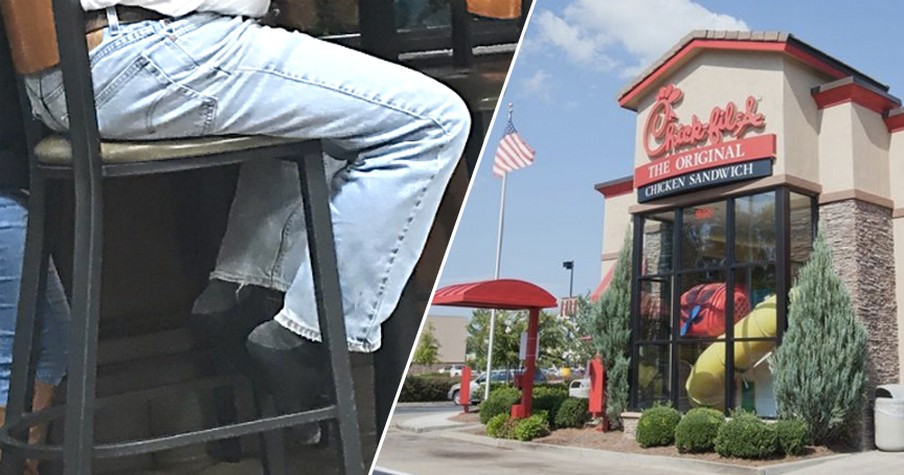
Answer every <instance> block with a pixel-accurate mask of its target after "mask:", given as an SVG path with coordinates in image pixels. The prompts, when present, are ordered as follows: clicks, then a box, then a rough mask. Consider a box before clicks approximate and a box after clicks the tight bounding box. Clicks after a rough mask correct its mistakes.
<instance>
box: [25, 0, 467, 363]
mask: <svg viewBox="0 0 904 475" xmlns="http://www.w3.org/2000/svg"><path fill="white" fill-rule="evenodd" d="M91 64H92V74H93V78H94V90H95V99H96V103H97V112H98V122H99V126H100V131H101V134H102V136H104V137H105V138H108V139H162V138H173V137H189V136H202V135H229V134H244V135H272V136H285V137H295V138H303V139H324V149H325V150H326V151H327V153H329V155H330V156H332V157H336V158H338V159H341V160H345V161H346V162H345V163H342V165H345V166H344V167H342V168H341V170H340V171H338V172H337V173H336V174H335V175H334V176H333V178H332V183H331V184H332V190H333V192H332V198H331V204H332V218H333V225H334V228H335V236H336V251H337V254H338V259H339V275H340V284H341V289H342V295H343V302H342V303H343V306H344V309H345V323H346V330H347V332H348V344H349V348H350V349H351V350H353V351H360V352H371V351H375V350H376V349H378V348H379V346H380V343H381V334H380V325H381V323H382V322H383V321H385V320H386V319H387V318H388V317H389V315H390V314H391V313H392V311H393V310H394V309H395V307H396V305H397V303H398V300H399V297H400V296H401V292H402V288H403V287H404V285H405V283H406V281H407V280H408V277H409V276H410V275H411V273H412V271H413V269H414V265H415V264H416V263H417V260H418V258H419V256H420V254H421V252H422V250H423V247H424V244H425V242H426V240H427V234H428V232H429V229H430V227H431V225H432V222H433V218H434V215H435V214H436V210H437V208H438V206H439V202H440V199H441V197H442V194H443V191H444V190H445V187H446V185H447V183H448V181H449V178H450V177H451V175H452V171H453V169H454V167H455V164H456V162H457V161H458V159H459V157H460V156H461V153H462V151H463V149H464V145H465V141H466V140H467V133H468V130H469V127H470V124H469V121H470V115H469V113H468V110H467V108H466V107H465V105H464V103H463V101H462V100H461V99H460V98H459V97H458V96H457V95H455V94H454V93H453V92H451V91H450V90H449V89H447V88H446V87H444V86H442V85H440V84H439V83H437V82H435V81H434V80H432V79H429V78H427V77H426V76H423V75H422V74H420V73H417V72H415V71H412V70H409V69H406V68H403V67H401V66H398V65H394V64H391V63H388V62H384V61H382V60H379V59H376V58H373V57H370V56H367V55H365V54H363V53H360V52H356V51H353V50H350V49H347V48H344V47H341V46H337V45H333V44H330V43H326V42H324V41H321V40H318V39H315V38H312V37H310V36H307V35H305V34H302V33H292V32H288V31H285V30H282V29H277V28H269V27H264V26H261V25H260V24H258V23H257V22H255V21H254V20H248V19H243V18H232V17H225V16H220V15H216V14H207V13H198V14H192V15H188V16H185V17H181V18H177V19H168V20H162V21H146V22H141V23H134V24H129V25H114V24H111V26H110V27H109V28H107V30H106V32H105V37H104V40H103V43H102V44H101V45H100V46H98V47H97V48H95V49H94V50H93V51H92V52H91ZM61 84H62V81H61V75H60V74H59V72H58V71H56V70H54V71H50V72H47V73H44V74H41V75H39V76H35V77H31V78H28V81H27V86H28V89H29V92H30V95H31V97H32V104H33V106H34V111H35V113H36V114H37V115H38V116H39V117H40V118H41V119H42V120H43V121H44V122H45V123H46V124H48V125H49V126H51V127H53V128H56V129H58V130H63V129H66V128H67V127H68V120H67V119H68V118H67V116H66V106H65V99H64V93H63V90H62V85H61ZM300 200H301V198H300V194H299V185H298V174H297V170H296V169H295V167H294V166H293V165H291V164H285V163H281V162H274V161H268V160H260V161H252V162H249V163H246V164H245V165H243V168H242V171H241V173H240V178H239V184H238V189H237V191H236V197H235V201H234V202H233V204H232V209H231V211H230V217H229V225H228V229H227V232H226V236H225V237H224V240H223V243H222V246H221V248H220V254H219V258H218V262H217V266H216V269H215V270H214V271H213V273H212V275H211V277H212V278H217V279H222V280H226V281H230V282H236V283H239V284H240V285H244V284H254V285H261V286H266V287H270V288H275V289H278V290H285V291H286V298H285V303H284V308H283V309H282V310H281V311H280V312H279V313H278V314H277V315H276V320H277V321H278V322H279V323H280V324H281V325H283V326H284V327H286V328H288V329H290V330H292V331H293V332H295V333H296V334H298V335H301V336H303V337H305V338H308V339H311V340H315V341H318V340H320V329H319V325H318V322H317V313H316V306H315V301H314V291H313V282H312V276H311V266H310V262H309V260H308V256H307V242H306V238H305V233H304V221H303V220H304V217H303V214H302V208H301V203H300Z"/></svg>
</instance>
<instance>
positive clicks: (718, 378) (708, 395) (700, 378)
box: [685, 295, 778, 409]
mask: <svg viewBox="0 0 904 475" xmlns="http://www.w3.org/2000/svg"><path fill="white" fill-rule="evenodd" d="M777 327H778V322H777V318H776V313H775V296H774V295H773V296H771V297H769V298H767V299H766V300H764V301H762V302H760V304H759V305H757V306H756V307H755V308H754V309H753V311H751V312H750V313H749V314H747V316H746V317H744V318H742V319H741V320H740V321H739V322H738V323H736V324H735V326H734V336H735V338H772V337H774V336H775V334H776V328H777ZM724 337H725V335H721V336H720V337H719V338H724ZM774 346H775V342H774V341H744V342H740V341H739V342H735V344H734V367H735V371H739V372H743V371H747V370H748V369H750V368H752V367H753V365H754V364H756V362H757V361H759V360H760V359H761V358H762V357H764V356H766V354H767V353H769V352H770V351H771V350H772V348H773V347H774ZM685 388H687V395H688V397H689V398H690V399H691V401H692V402H693V403H694V404H696V405H698V406H708V407H715V408H720V409H721V408H723V406H724V403H725V401H724V399H725V397H724V395H725V343H724V342H717V343H713V344H712V345H710V346H709V348H707V349H706V350H704V351H703V353H702V354H701V355H700V357H699V358H697V364H695V365H694V367H693V368H692V369H691V373H690V375H689V376H688V378H687V384H685Z"/></svg>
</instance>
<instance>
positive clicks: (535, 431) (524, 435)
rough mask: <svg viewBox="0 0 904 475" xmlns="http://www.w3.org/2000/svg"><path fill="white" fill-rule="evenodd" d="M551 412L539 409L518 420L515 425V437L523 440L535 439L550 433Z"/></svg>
mask: <svg viewBox="0 0 904 475" xmlns="http://www.w3.org/2000/svg"><path fill="white" fill-rule="evenodd" d="M548 421H549V414H547V413H545V412H543V411H539V412H537V413H536V414H534V415H532V416H530V417H528V418H526V419H521V420H519V421H518V424H517V425H515V438H516V439H518V440H521V441H524V442H526V441H529V440H534V439H536V438H537V437H543V436H544V435H548V434H549V422H548Z"/></svg>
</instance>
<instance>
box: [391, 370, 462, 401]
mask: <svg viewBox="0 0 904 475" xmlns="http://www.w3.org/2000/svg"><path fill="white" fill-rule="evenodd" d="M459 381H460V379H459V378H453V377H449V376H445V375H442V374H420V375H409V376H408V377H406V378H405V383H404V384H403V385H402V392H401V393H400V394H399V402H435V401H445V400H446V399H448V397H449V389H451V388H452V385H453V384H455V383H458V382H459Z"/></svg>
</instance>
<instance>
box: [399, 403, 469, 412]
mask: <svg viewBox="0 0 904 475" xmlns="http://www.w3.org/2000/svg"><path fill="white" fill-rule="evenodd" d="M443 406H448V407H449V408H450V410H451V409H452V408H456V407H461V406H456V405H455V403H454V402H452V401H432V402H397V403H396V407H443Z"/></svg>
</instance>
